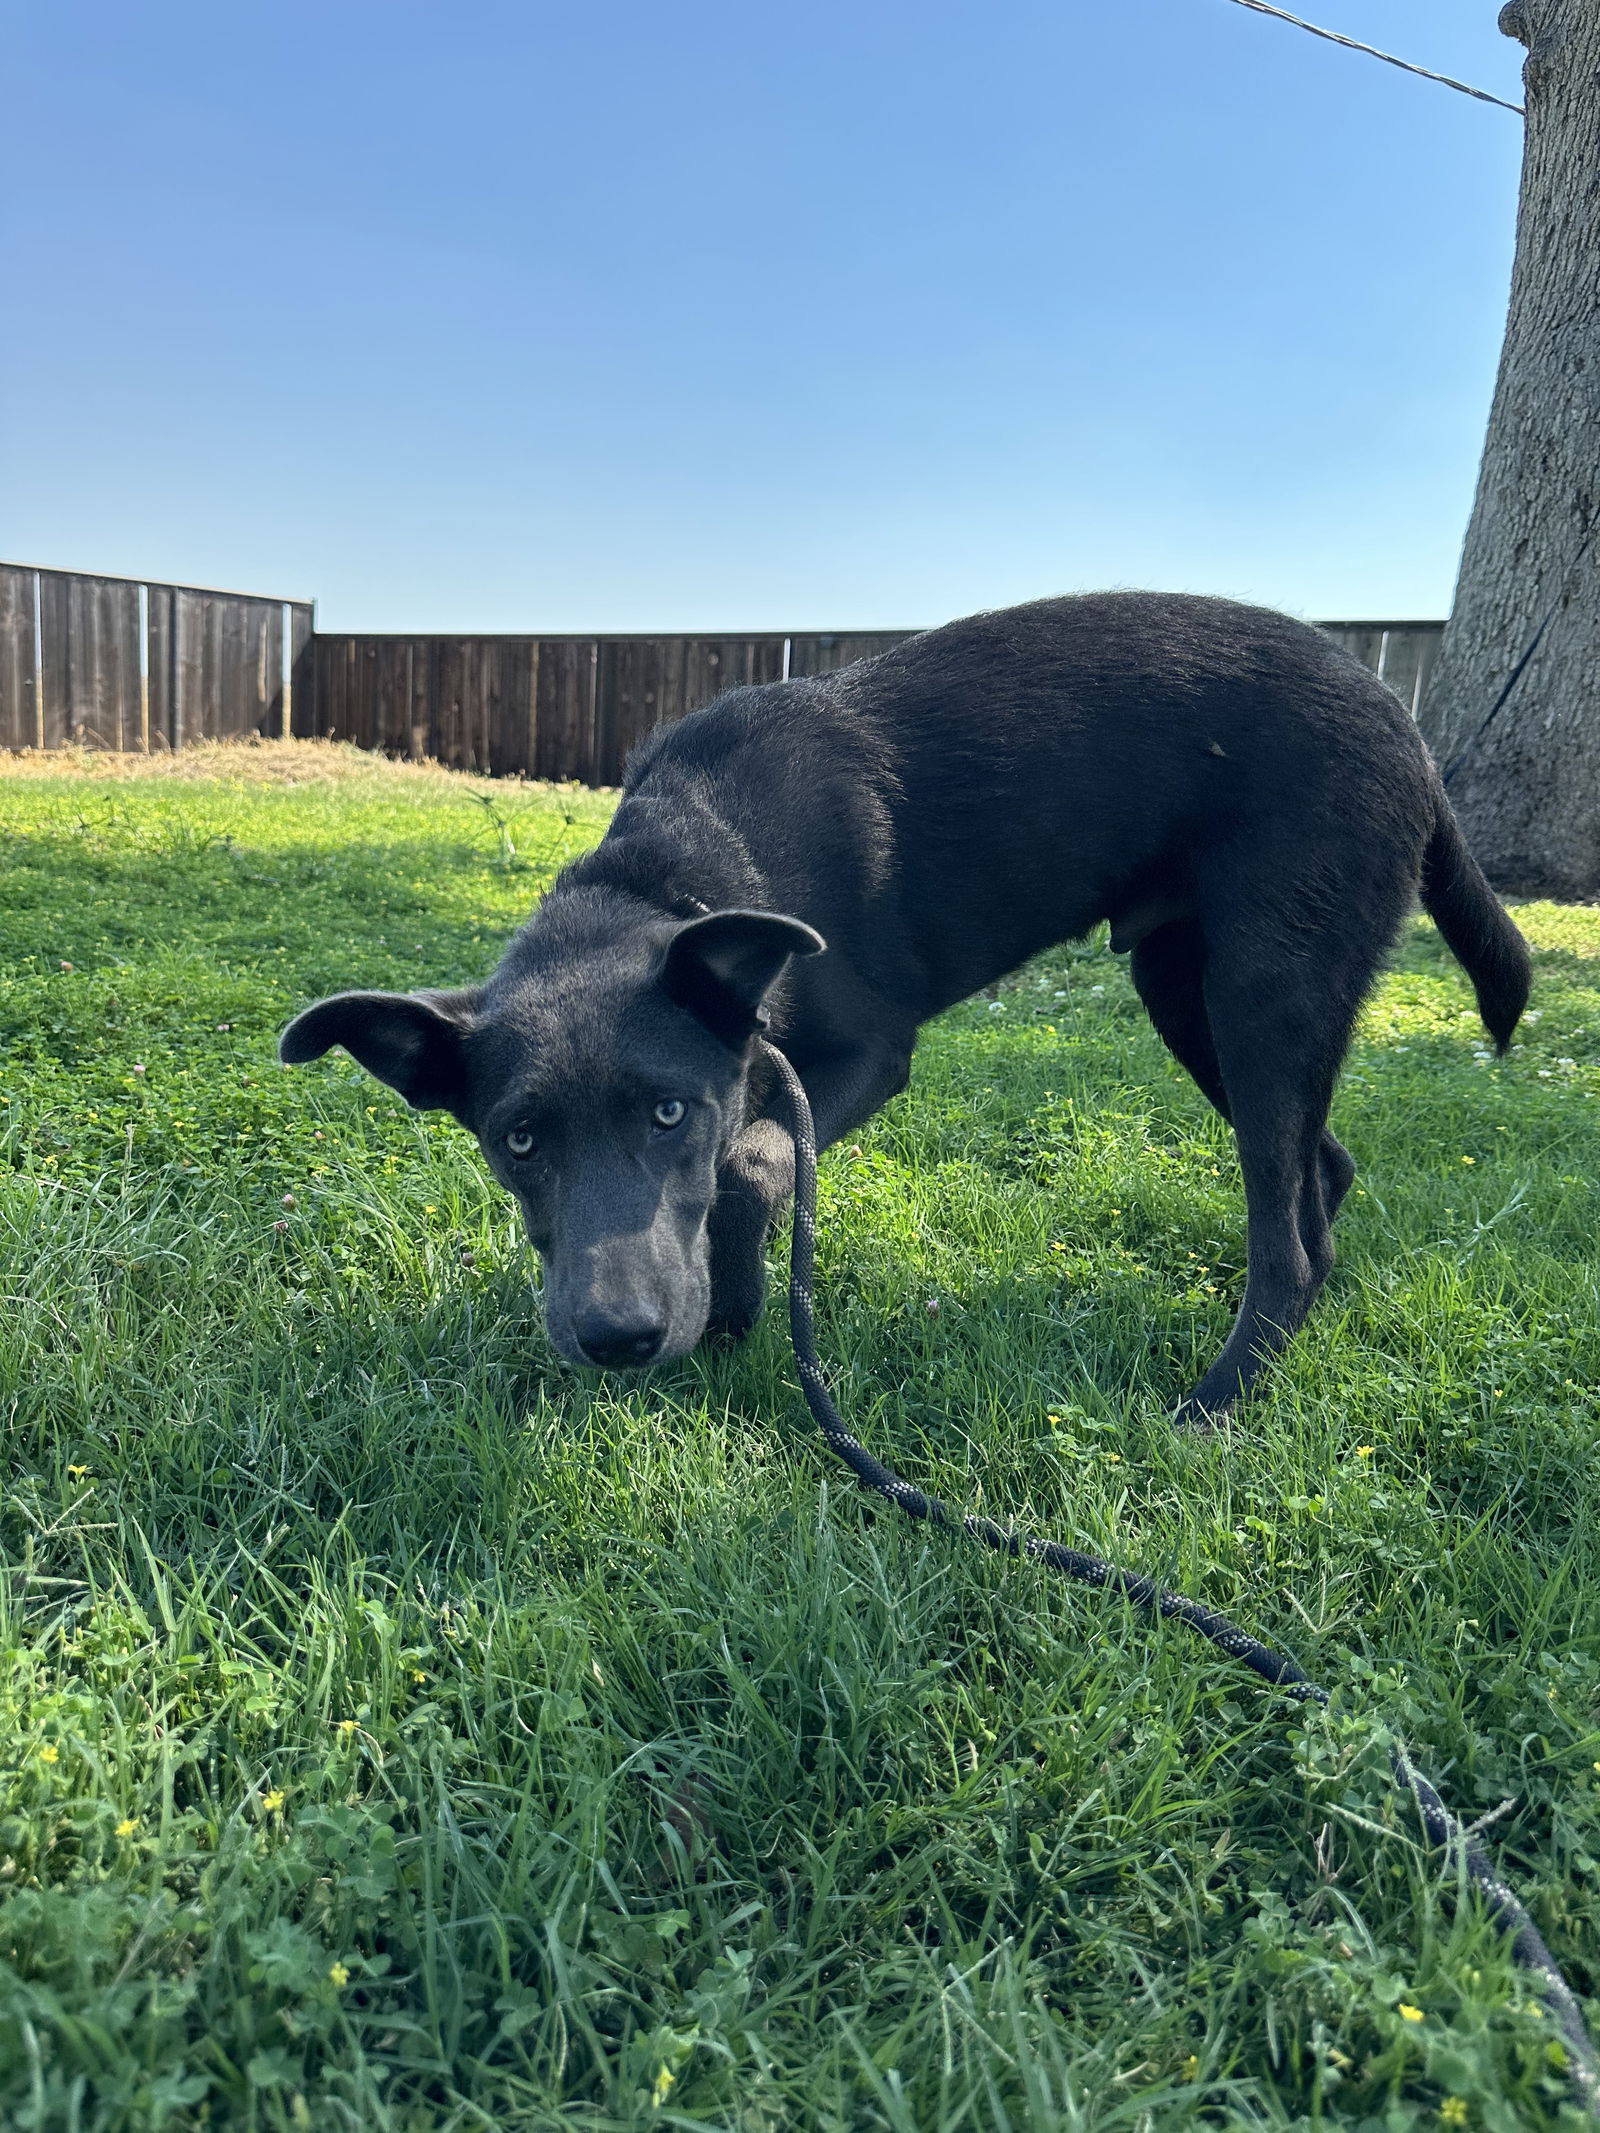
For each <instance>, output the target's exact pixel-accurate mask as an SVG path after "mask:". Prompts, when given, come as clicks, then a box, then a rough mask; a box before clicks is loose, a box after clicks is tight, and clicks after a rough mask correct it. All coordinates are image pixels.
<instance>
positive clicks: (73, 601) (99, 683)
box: [37, 570, 144, 748]
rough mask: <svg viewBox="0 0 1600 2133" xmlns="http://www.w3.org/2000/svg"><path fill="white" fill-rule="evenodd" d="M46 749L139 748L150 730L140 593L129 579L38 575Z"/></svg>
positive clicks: (47, 572)
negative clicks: (76, 745) (71, 746)
mask: <svg viewBox="0 0 1600 2133" xmlns="http://www.w3.org/2000/svg"><path fill="white" fill-rule="evenodd" d="M38 586H39V620H38V636H37V643H38V647H39V668H40V674H39V682H40V701H41V705H42V709H43V724H44V745H45V747H47V748H59V747H60V746H61V745H62V744H63V743H64V742H67V741H74V742H78V743H80V744H81V745H83V746H85V747H90V748H126V747H129V746H131V747H134V748H137V747H138V746H139V745H140V738H141V734H142V730H143V724H144V716H143V688H142V681H141V676H140V665H141V651H140V622H139V588H138V586H137V585H136V584H132V583H130V582H129V580H127V579H126V578H90V577H83V576H80V575H78V574H77V573H76V572H73V573H70V574H69V573H67V572H65V571H55V570H42V571H40V573H39V577H38Z"/></svg>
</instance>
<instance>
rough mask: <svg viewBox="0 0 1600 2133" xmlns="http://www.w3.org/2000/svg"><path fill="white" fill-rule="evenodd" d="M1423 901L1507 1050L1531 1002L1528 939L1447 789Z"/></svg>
mask: <svg viewBox="0 0 1600 2133" xmlns="http://www.w3.org/2000/svg"><path fill="white" fill-rule="evenodd" d="M1422 902H1423V907H1424V909H1425V910H1426V911H1427V913H1428V916H1429V917H1430V918H1431V919H1432V920H1433V922H1434V924H1435V925H1436V926H1437V927H1438V929H1439V931H1440V932H1441V933H1442V934H1443V935H1444V939H1445V945H1446V947H1448V948H1449V950H1450V953H1451V954H1452V955H1453V956H1454V957H1455V959H1456V961H1457V962H1458V963H1459V964H1460V965H1461V967H1462V969H1463V970H1465V972H1466V973H1467V976H1468V977H1469V978H1471V980H1472V989H1473V991H1474V992H1475V993H1476V994H1477V995H1478V1012H1479V1014H1480V1015H1482V1017H1483V1025H1484V1028H1485V1029H1487V1031H1488V1032H1489V1034H1490V1036H1491V1037H1492V1038H1493V1039H1494V1041H1495V1044H1496V1046H1497V1048H1498V1049H1499V1050H1500V1051H1502V1052H1503V1051H1504V1050H1505V1048H1506V1046H1507V1045H1508V1044H1509V1043H1510V1042H1511V1032H1512V1031H1513V1030H1514V1029H1515V1028H1516V1026H1517V1023H1518V1021H1519V1019H1520V1018H1521V1015H1522V1010H1523V1009H1524V1008H1525V1007H1526V1006H1527V1004H1528V987H1529V985H1530V983H1531V982H1532V976H1533V966H1532V962H1531V960H1530V958H1529V955H1528V944H1527V942H1526V941H1525V940H1524V939H1523V938H1522V935H1521V934H1520V933H1519V932H1518V931H1517V929H1516V927H1515V926H1514V925H1512V923H1511V920H1510V917H1509V916H1508V915H1507V912H1506V909H1505V906H1504V905H1503V904H1502V903H1501V901H1500V899H1499V897H1497V896H1496V895H1495V893H1494V891H1493V889H1491V888H1490V886H1489V884H1488V883H1487V882H1486V881H1485V880H1484V878H1483V874H1482V871H1481V870H1480V868H1479V866H1478V862H1477V861H1476V860H1475V859H1474V858H1473V856H1472V854H1471V853H1470V852H1469V851H1468V850H1467V847H1466V842H1465V840H1464V839H1463V837H1462V835H1461V825H1460V824H1459V823H1458V822H1457V821H1456V818H1455V816H1454V815H1453V814H1452V813H1451V810H1450V802H1449V801H1448V800H1447V799H1446V798H1445V796H1444V794H1443V792H1441V793H1440V794H1439V797H1438V812H1437V814H1436V815H1435V817H1434V824H1433V835H1432V836H1431V837H1430V838H1429V839H1428V849H1427V850H1426V852H1424V853H1423V855H1422Z"/></svg>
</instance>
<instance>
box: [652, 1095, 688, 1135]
mask: <svg viewBox="0 0 1600 2133" xmlns="http://www.w3.org/2000/svg"><path fill="white" fill-rule="evenodd" d="M688 1108H689V1107H688V1105H687V1104H686V1103H684V1102H683V1100H682V1098H681V1097H677V1096H669V1097H668V1098H667V1099H666V1101H665V1102H664V1103H659V1104H657V1105H656V1107H655V1110H654V1111H653V1112H652V1113H651V1116H652V1117H653V1118H654V1120H655V1122H656V1124H657V1125H658V1126H659V1127H660V1128H661V1130H662V1132H663V1133H670V1132H671V1131H672V1129H673V1127H674V1126H681V1125H682V1124H683V1114H684V1112H685V1111H686V1110H687V1109H688Z"/></svg>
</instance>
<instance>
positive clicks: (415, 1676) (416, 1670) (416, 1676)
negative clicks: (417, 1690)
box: [411, 1666, 428, 1681]
mask: <svg viewBox="0 0 1600 2133" xmlns="http://www.w3.org/2000/svg"><path fill="white" fill-rule="evenodd" d="M411 1678H412V1680H413V1681H426V1680H427V1678H428V1677H427V1675H426V1674H425V1673H423V1671H422V1669H421V1668H420V1667H416V1666H414V1667H413V1668H412V1669H411Z"/></svg>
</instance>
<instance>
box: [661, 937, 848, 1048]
mask: <svg viewBox="0 0 1600 2133" xmlns="http://www.w3.org/2000/svg"><path fill="white" fill-rule="evenodd" d="M826 946H827V943H826V942H825V941H824V940H823V938H822V935H821V934H820V933H818V932H816V931H815V930H814V929H813V928H812V927H810V926H808V925H806V924H804V922H803V921H802V920H800V919H798V918H785V917H783V916H782V915H781V914H780V913H778V912H776V911H713V912H712V913H711V914H710V916H709V917H707V918H696V919H692V920H691V921H690V922H689V924H688V925H686V926H680V927H679V929H678V931H677V933H676V934H675V935H674V936H673V942H672V946H671V947H670V948H669V949H668V950H667V968H666V978H665V982H666V988H667V991H668V993H669V994H670V995H671V997H672V998H673V999H674V1000H676V1001H677V1003H678V1005H679V1006H680V1007H686V1008H687V1009H688V1010H689V1012H690V1014H692V1015H694V1016H696V1017H698V1019H699V1020H700V1021H702V1022H703V1023H704V1024H705V1025H706V1027H707V1029H709V1030H710V1031H711V1032H712V1034H713V1035H714V1036H717V1037H720V1038H721V1039H722V1041H723V1043H724V1044H732V1045H741V1044H743V1043H744V1042H745V1040H746V1039H747V1038H749V1037H751V1036H753V1035H754V1033H755V1032H756V1031H757V1030H758V1029H765V1028H766V1025H767V1014H766V1008H765V1006H764V1004H763V1003H764V1002H765V1000H766V996H767V994H768V993H769V992H770V991H771V989H772V986H773V985H774V983H775V982H776V980H777V978H778V976H779V974H780V972H781V971H782V970H783V968H784V966H785V964H786V963H787V962H788V960H789V958H790V956H792V955H819V954H820V953H821V952H822V950H823V949H824V948H825V947H826Z"/></svg>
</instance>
